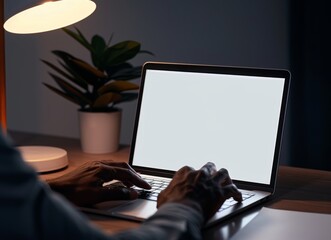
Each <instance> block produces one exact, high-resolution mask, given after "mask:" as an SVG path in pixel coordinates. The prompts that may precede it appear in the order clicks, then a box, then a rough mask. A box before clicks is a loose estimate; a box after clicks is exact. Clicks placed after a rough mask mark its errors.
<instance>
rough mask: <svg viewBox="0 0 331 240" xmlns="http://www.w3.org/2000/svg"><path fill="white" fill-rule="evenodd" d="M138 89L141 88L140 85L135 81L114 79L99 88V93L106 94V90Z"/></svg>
mask: <svg viewBox="0 0 331 240" xmlns="http://www.w3.org/2000/svg"><path fill="white" fill-rule="evenodd" d="M137 89H139V86H138V85H137V84H135V83H131V82H126V81H113V82H110V83H108V84H106V85H104V86H102V87H101V88H99V89H98V93H99V94H104V93H106V92H123V91H130V90H137Z"/></svg>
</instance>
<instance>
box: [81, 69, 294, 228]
mask: <svg viewBox="0 0 331 240" xmlns="http://www.w3.org/2000/svg"><path fill="white" fill-rule="evenodd" d="M289 81H290V73H289V72H288V71H286V70H279V69H257V68H244V67H228V66H211V65H195V64H179V63H159V62H147V63H145V64H144V66H143V70H142V78H141V87H140V93H139V98H138V105H137V111H136V119H135V125H134V134H133V140H132V144H131V150H130V158H129V164H130V165H131V166H132V167H133V168H134V169H135V170H136V171H137V172H139V173H140V174H141V176H142V177H144V178H146V179H147V181H149V182H150V184H151V185H153V183H156V187H155V186H153V189H154V190H156V191H155V192H147V193H146V192H144V191H143V190H141V189H138V190H139V191H140V190H141V192H144V193H143V194H141V195H142V197H141V198H139V199H137V200H133V201H123V202H122V201H119V202H107V203H101V204H98V205H96V206H95V208H94V209H83V210H87V211H89V212H94V213H99V214H103V215H108V216H114V217H120V218H125V219H130V220H135V221H144V220H145V219H147V218H148V217H150V216H151V215H153V214H154V213H155V212H156V211H157V209H156V199H157V194H158V193H159V192H160V191H161V190H162V189H160V187H161V185H163V184H164V183H165V184H167V183H169V181H170V180H171V178H172V176H173V175H174V173H175V172H176V171H177V170H178V169H180V168H181V167H183V166H185V165H188V166H191V167H193V168H195V169H199V168H201V167H202V166H203V165H204V164H205V163H207V162H214V163H215V164H216V166H217V167H218V168H226V169H227V170H228V171H229V174H230V177H231V178H232V179H233V181H234V183H235V184H236V185H237V187H238V188H239V189H240V191H242V193H243V196H244V199H245V200H244V201H243V202H242V203H237V202H236V201H234V200H233V199H229V200H228V201H226V202H225V203H224V204H223V206H222V207H221V209H219V211H218V212H217V213H216V214H215V215H214V216H213V217H212V219H210V221H209V222H208V223H207V224H206V226H211V225H213V224H214V223H217V222H219V221H222V220H224V219H226V218H229V217H231V216H233V215H235V214H238V213H240V212H242V211H244V210H246V209H248V208H250V207H253V206H255V205H257V204H260V203H262V202H264V201H266V200H268V199H269V198H270V197H271V196H272V195H273V193H274V191H275V183H276V176H277V169H278V159H279V154H280V147H281V138H282V132H283V125H284V119H285V109H286V102H287V97H288V91H289Z"/></svg>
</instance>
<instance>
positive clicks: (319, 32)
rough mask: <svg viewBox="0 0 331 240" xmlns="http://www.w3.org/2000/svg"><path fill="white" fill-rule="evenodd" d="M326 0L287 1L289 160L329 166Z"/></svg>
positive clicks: (330, 115) (330, 114) (330, 124)
mask: <svg viewBox="0 0 331 240" xmlns="http://www.w3.org/2000/svg"><path fill="white" fill-rule="evenodd" d="M327 5H329V4H327V1H320V0H317V1H315V0H314V1H312V0H295V1H291V2H290V70H291V73H292V87H291V95H290V105H289V112H290V117H289V121H290V123H289V125H290V127H289V137H290V138H289V141H290V147H291V149H290V151H289V153H290V161H289V163H290V164H291V165H293V166H299V167H308V168H317V169H325V170H331V77H330V63H331V61H330V53H331V51H330V50H331V49H330V44H331V39H330V23H331V18H330V13H329V8H328V6H327Z"/></svg>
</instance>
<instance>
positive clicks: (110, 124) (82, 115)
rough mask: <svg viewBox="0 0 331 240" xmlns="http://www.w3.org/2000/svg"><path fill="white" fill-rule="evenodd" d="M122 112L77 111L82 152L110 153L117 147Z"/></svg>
mask: <svg viewBox="0 0 331 240" xmlns="http://www.w3.org/2000/svg"><path fill="white" fill-rule="evenodd" d="M121 117H122V112H121V111H120V110H119V111H116V112H83V111H79V121H80V141H81V147H82V150H83V152H86V153H95V154H102V153H111V152H116V151H117V149H118V147H119V139H120V129H121Z"/></svg>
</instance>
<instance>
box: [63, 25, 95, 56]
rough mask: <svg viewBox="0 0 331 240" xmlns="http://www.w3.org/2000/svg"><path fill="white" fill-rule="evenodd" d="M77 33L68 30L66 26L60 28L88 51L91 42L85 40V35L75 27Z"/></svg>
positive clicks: (90, 47)
mask: <svg viewBox="0 0 331 240" xmlns="http://www.w3.org/2000/svg"><path fill="white" fill-rule="evenodd" d="M75 29H76V31H77V33H75V32H73V31H71V30H69V29H68V28H62V30H63V31H64V32H65V33H66V34H68V35H69V36H70V37H72V38H73V39H75V40H76V41H77V42H79V43H80V44H81V45H83V47H85V48H86V49H88V50H89V51H91V50H92V46H91V44H90V43H89V42H88V41H87V40H86V38H85V36H84V35H83V34H82V33H81V32H80V31H79V30H78V28H75Z"/></svg>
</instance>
